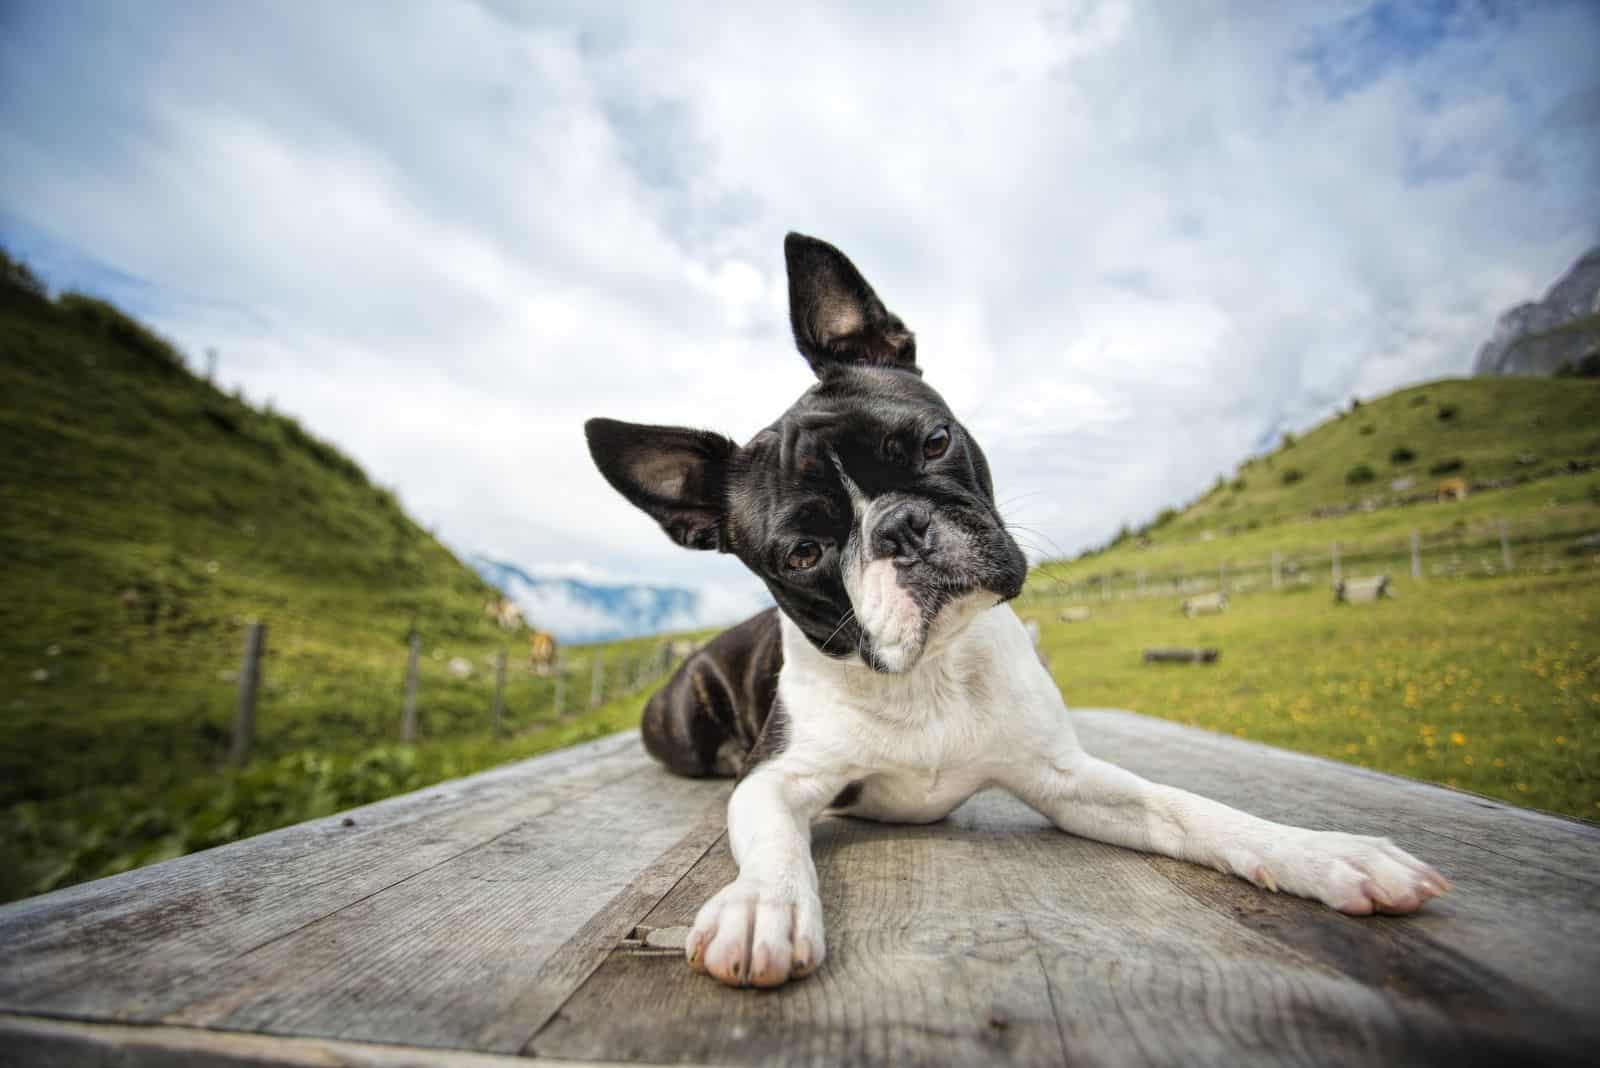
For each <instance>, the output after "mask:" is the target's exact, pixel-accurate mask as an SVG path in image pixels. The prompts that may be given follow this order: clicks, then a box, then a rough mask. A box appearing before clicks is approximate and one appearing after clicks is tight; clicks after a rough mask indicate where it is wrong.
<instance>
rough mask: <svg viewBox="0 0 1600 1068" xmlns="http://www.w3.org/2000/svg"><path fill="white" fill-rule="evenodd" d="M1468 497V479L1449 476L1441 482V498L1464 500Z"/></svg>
mask: <svg viewBox="0 0 1600 1068" xmlns="http://www.w3.org/2000/svg"><path fill="white" fill-rule="evenodd" d="M1466 499H1467V480H1466V479H1464V478H1447V479H1445V480H1444V481H1443V482H1441V483H1439V500H1440V502H1444V501H1464V500H1466Z"/></svg>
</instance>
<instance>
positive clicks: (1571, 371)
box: [1555, 349, 1600, 378]
mask: <svg viewBox="0 0 1600 1068" xmlns="http://www.w3.org/2000/svg"><path fill="white" fill-rule="evenodd" d="M1555 376H1556V377H1557V378H1600V349H1597V350H1595V351H1594V352H1591V353H1589V355H1587V356H1585V357H1583V358H1582V359H1581V360H1579V361H1578V362H1577V363H1573V362H1572V361H1571V360H1568V361H1567V362H1566V363H1564V364H1562V365H1561V367H1560V368H1559V369H1558V370H1557V371H1556V375H1555Z"/></svg>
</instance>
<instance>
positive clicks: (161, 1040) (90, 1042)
mask: <svg viewBox="0 0 1600 1068" xmlns="http://www.w3.org/2000/svg"><path fill="white" fill-rule="evenodd" d="M0 1053H4V1055H5V1057H4V1063H6V1064H7V1065H17V1066H22V1065H27V1066H29V1068H213V1066H219V1065H220V1066H222V1068H338V1066H348V1068H526V1065H527V1063H528V1062H527V1061H526V1060H524V1059H523V1058H520V1057H506V1056H500V1055H496V1054H487V1053H469V1052H462V1051H458V1050H438V1049H429V1050H419V1049H415V1048H412V1047H409V1046H395V1045H389V1044H378V1043H367V1042H343V1041H339V1040H336V1039H324V1038H278V1037H265V1036H262V1035H244V1034H237V1033H229V1032H221V1031H198V1030H192V1029H189V1028H184V1027H130V1026H128V1025H125V1024H99V1023H83V1022H81V1021H77V1020H47V1019H41V1018H39V1017H31V1016H13V1015H10V1014H9V1013H0ZM543 1063H544V1065H545V1068H607V1065H606V1064H604V1063H600V1062H596V1061H585V1062H584V1063H583V1064H582V1065H578V1064H575V1063H573V1062H570V1061H568V1062H562V1061H545V1062H543Z"/></svg>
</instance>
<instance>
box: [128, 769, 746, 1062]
mask: <svg viewBox="0 0 1600 1068" xmlns="http://www.w3.org/2000/svg"><path fill="white" fill-rule="evenodd" d="M722 797H725V794H724V793H723V792H722V790H721V789H720V788H719V784H707V783H705V782H696V781H690V780H687V779H681V778H678V777H676V776H673V775H670V774H669V773H667V772H666V771H665V770H663V769H660V768H657V767H654V766H651V767H646V768H641V769H639V770H638V771H637V772H634V773H631V774H630V775H629V776H628V777H626V778H624V779H621V780H618V781H616V782H613V783H611V784H608V785H607V786H606V787H605V788H603V789H601V790H598V791H596V792H594V793H592V794H590V795H587V796H585V797H584V798H582V799H581V802H580V803H575V804H571V805H567V806H564V807H561V808H559V809H557V810H555V811H553V812H551V813H550V814H549V815H548V816H546V817H544V818H540V819H537V820H533V821H529V822H527V823H525V824H523V825H521V826H519V827H517V828H515V829H513V830H510V831H507V832H506V833H504V834H502V835H500V836H498V837H496V838H494V839H493V840H492V841H489V842H486V843H484V844H482V845H479V846H476V847H475V848H473V849H471V850H469V851H467V852H464V853H461V854H459V855H457V856H455V857H452V858H451V859H450V860H448V861H446V862H444V863H442V864H439V865H437V866H435V867H432V868H429V869H428V870H427V871H424V872H421V873H419V874H418V875H417V876H415V877H414V878H411V879H408V880H406V881H404V882H402V883H398V884H395V885H393V886H390V887H388V888H386V889H385V890H384V892H383V893H380V894H377V895H374V896H372V897H368V898H365V899H363V900H361V901H358V902H355V903H353V904H351V905H350V906H348V907H346V908H343V909H341V910H339V911H338V912H335V913H332V914H330V915H328V916H325V917H323V918H321V919H318V920H316V921H314V922H312V923H310V924H307V925H306V926H304V927H301V928H299V929H297V930H295V931H293V932H291V933H290V934H288V935H286V936H284V937H282V938H280V939H277V940H275V941H273V942H271V943H268V944H266V945H263V946H260V947H258V948H256V949H253V950H251V951H250V952H248V953H246V954H243V955H241V956H239V957H237V958H235V959H233V960H231V961H229V962H228V963H227V965H226V967H224V968H220V969H217V970H216V971H214V972H210V973H207V974H205V975H204V976H202V977H200V978H199V980H198V981H196V982H194V983H190V984H188V985H187V986H186V987H185V988H183V989H182V990H180V991H176V992H174V996H171V997H164V998H162V999H161V1000H160V1001H159V1002H157V1003H153V1004H150V1009H151V1010H153V1011H154V1012H155V1013H158V1014H159V1018H160V1019H162V1020H163V1021H164V1022H166V1023H173V1024H183V1025H186V1026H204V1027H215V1028H220V1029H224V1030H238V1031H258V1032H264V1033H268V1034H293V1035H316V1036H326V1037H334V1038H350V1039H362V1040H367V1041H387V1042H403V1043H408V1044H412V1045H419V1046H443V1047H455V1048H462V1049H479V1050H487V1051H490V1052H515V1050H516V1049H517V1048H518V1047H520V1046H521V1045H522V1043H523V1042H524V1041H526V1039H527V1037H528V1035H530V1034H532V1033H533V1031H534V1030H535V1029H536V1028H537V1027H538V1025H539V1023H541V1022H542V1021H541V1020H539V1019H534V1018H532V1017H531V1016H528V1017H521V1018H520V1019H519V1018H517V1016H518V1015H520V1012H529V1013H535V1012H538V1011H544V1012H546V1013H548V1012H553V1011H554V1010H555V1008H556V1007H559V1005H560V1002H561V1001H562V1000H564V998H565V997H566V995H567V994H568V993H570V991H571V990H572V989H573V988H574V987H575V986H576V985H577V983H578V982H580V981H581V980H582V979H583V978H584V976H585V975H587V973H588V971H589V970H591V969H592V968H593V966H594V965H595V964H597V963H598V962H599V961H600V960H601V959H602V958H603V957H604V955H605V954H606V953H607V952H609V950H610V949H611V948H612V947H614V946H615V945H616V944H617V943H618V942H619V941H621V940H622V939H623V938H624V937H625V936H626V935H627V933H628V932H629V931H631V930H632V928H633V925H634V923H635V922H636V921H637V919H638V916H639V914H640V913H641V912H642V911H644V910H645V909H648V908H649V907H650V906H651V905H653V904H654V901H655V899H654V898H650V899H649V900H641V895H639V894H637V893H634V894H631V895H630V894H624V896H623V898H622V903H623V906H624V907H623V908H622V909H621V910H620V911H619V910H615V909H614V910H611V911H609V912H607V911H606V910H604V909H603V908H602V906H605V905H606V904H607V902H609V901H611V900H612V899H614V898H616V897H617V895H618V893H619V891H624V890H625V889H626V888H627V887H628V886H629V884H630V883H631V882H632V881H633V880H634V879H635V878H637V877H638V876H640V875H641V874H642V873H646V872H647V871H648V869H649V868H650V866H651V864H652V863H653V862H654V861H656V860H657V858H659V857H661V856H662V854H663V853H668V852H672V853H673V857H672V858H670V860H669V870H667V871H664V872H661V871H658V872H653V873H650V874H651V876H652V879H653V881H654V882H656V883H660V882H662V881H665V885H666V886H667V887H670V886H671V883H672V882H673V881H675V880H676V878H677V876H678V875H679V874H681V873H682V871H684V870H685V869H687V868H688V867H689V865H690V864H692V863H693V862H694V861H695V859H697V858H698V856H699V855H700V854H701V853H703V852H704V851H705V848H706V847H707V846H708V845H709V844H710V841H711V840H712V839H714V837H715V836H716V835H717V834H718V833H719V830H720V828H719V824H720V822H721V819H722V807H723V806H722V803H721V798H722ZM686 833H688V834H689V835H690V840H689V843H688V848H687V849H680V850H673V847H674V845H677V844H679V843H681V842H683V840H684V838H685V834H686ZM708 836H709V837H708ZM696 846H697V848H696ZM662 892H663V893H664V892H665V889H663V890H662ZM657 897H659V894H658V895H657ZM630 903H631V908H630V907H628V906H629V904H630ZM597 913H602V914H603V915H604V917H605V919H604V921H603V922H602V923H601V924H600V925H599V929H598V930H596V929H593V928H590V929H589V930H588V932H587V937H583V938H582V944H581V945H580V946H579V947H578V948H579V951H580V952H579V956H580V958H581V957H582V953H584V952H586V953H588V954H589V957H588V959H587V962H585V961H584V960H583V959H579V960H577V961H575V962H572V964H571V965H570V966H568V967H566V968H564V969H563V968H561V967H559V966H558V967H556V968H553V969H550V970H548V971H547V970H546V965H547V964H550V963H551V962H552V961H553V960H554V958H555V957H556V956H557V954H558V952H559V951H560V950H561V949H562V948H563V947H564V946H566V945H567V944H568V943H569V941H570V940H571V939H572V938H573V935H574V933H578V934H579V935H580V936H583V935H584V934H585V928H586V925H587V924H588V923H589V921H590V920H591V918H594V917H595V916H596V914H597ZM557 963H558V964H559V962H557ZM585 963H586V964H587V966H585ZM563 977H564V978H565V979H567V981H568V982H569V984H570V985H568V986H567V987H566V988H565V989H561V988H559V987H555V986H554V985H552V984H553V983H554V982H555V981H556V980H558V979H561V978H563ZM514 1010H520V1012H518V1013H517V1015H513V1012H514Z"/></svg>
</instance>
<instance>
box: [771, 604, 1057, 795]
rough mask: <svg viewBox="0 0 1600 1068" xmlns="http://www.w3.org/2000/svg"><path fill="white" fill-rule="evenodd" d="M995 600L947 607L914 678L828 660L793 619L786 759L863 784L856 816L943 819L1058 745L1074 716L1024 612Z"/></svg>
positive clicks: (785, 690)
mask: <svg viewBox="0 0 1600 1068" xmlns="http://www.w3.org/2000/svg"><path fill="white" fill-rule="evenodd" d="M990 600H991V599H990V598H987V597H974V598H970V599H968V600H966V601H962V602H958V603H956V604H952V605H950V606H948V607H947V609H946V610H945V612H943V613H941V616H940V619H939V621H938V622H937V623H936V624H935V626H934V628H933V633H932V634H931V635H930V638H929V641H928V647H927V649H926V651H925V653H924V655H923V656H922V658H921V659H920V661H919V662H918V663H917V665H916V666H915V667H914V668H913V669H912V670H910V671H907V672H904V673H901V674H884V673H881V672H876V671H873V670H872V669H871V668H869V667H867V666H866V665H865V664H863V663H862V662H861V661H860V660H859V659H855V658H852V659H850V660H837V659H833V658H830V657H826V656H823V655H822V654H821V653H818V652H817V651H816V649H815V648H814V647H812V645H811V644H810V642H808V641H807V640H806V639H805V637H804V636H803V635H802V634H801V633H800V632H799V630H798V628H796V627H794V625H793V624H791V623H789V621H788V620H784V621H783V637H784V667H783V674H782V675H781V676H780V677H779V681H778V693H779V696H780V697H781V699H782V702H783V707H784V710H785V712H786V714H787V715H788V718H789V730H788V740H787V743H786V745H785V747H784V750H783V752H782V754H781V755H780V756H779V758H778V762H779V763H780V764H783V765H786V766H787V769H788V770H792V771H794V772H796V773H800V774H804V773H805V771H806V770H816V769H823V768H826V769H828V770H830V771H836V772H838V771H842V772H843V773H844V774H846V775H847V776H848V778H849V779H850V780H851V781H854V782H859V783H861V788H862V789H861V794H860V796H859V798H858V800H857V802H856V803H855V804H854V805H853V806H851V813H852V814H854V815H860V816H865V817H868V818H871V819H882V820H894V821H905V822H923V821H927V820H934V819H939V818H941V817H942V816H944V815H946V814H947V813H948V812H949V811H950V810H951V809H953V808H955V807H956V806H957V805H959V804H960V803H961V802H962V801H964V800H965V799H966V798H968V797H970V796H971V795H972V794H973V792H975V791H976V790H979V789H982V788H983V787H984V786H987V785H989V784H990V783H991V782H993V781H995V780H996V779H997V778H999V777H1000V776H1001V773H1002V772H1003V771H1004V769H1005V767H1006V766H1007V765H1008V764H1010V763H1011V762H1012V761H1013V760H1014V759H1015V758H1016V756H1017V754H1018V753H1019V749H1018V747H1019V746H1023V747H1025V748H1023V749H1022V750H1020V751H1021V752H1031V753H1034V754H1037V753H1038V752H1039V746H1040V745H1041V744H1044V740H1045V739H1046V738H1049V739H1058V738H1059V736H1060V734H1061V731H1062V721H1063V718H1064V717H1065V715H1066V709H1065V707H1064V706H1063V705H1062V703H1061V699H1060V696H1059V694H1058V692H1057V691H1056V688H1055V685H1054V683H1053V682H1052V680H1051V679H1050V677H1049V675H1048V674H1047V673H1046V672H1045V671H1044V669H1043V667H1042V666H1041V665H1040V664H1039V661H1038V658H1037V656H1035V654H1034V652H1033V647H1032V643H1031V642H1030V640H1029V638H1028V635H1027V632H1026V631H1025V630H1024V629H1023V626H1022V623H1021V621H1020V620H1018V619H1017V617H1016V614H1015V613H1014V612H1012V610H1011V609H1010V608H1009V607H1007V606H1004V605H1001V606H993V605H992V603H989V602H990Z"/></svg>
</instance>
